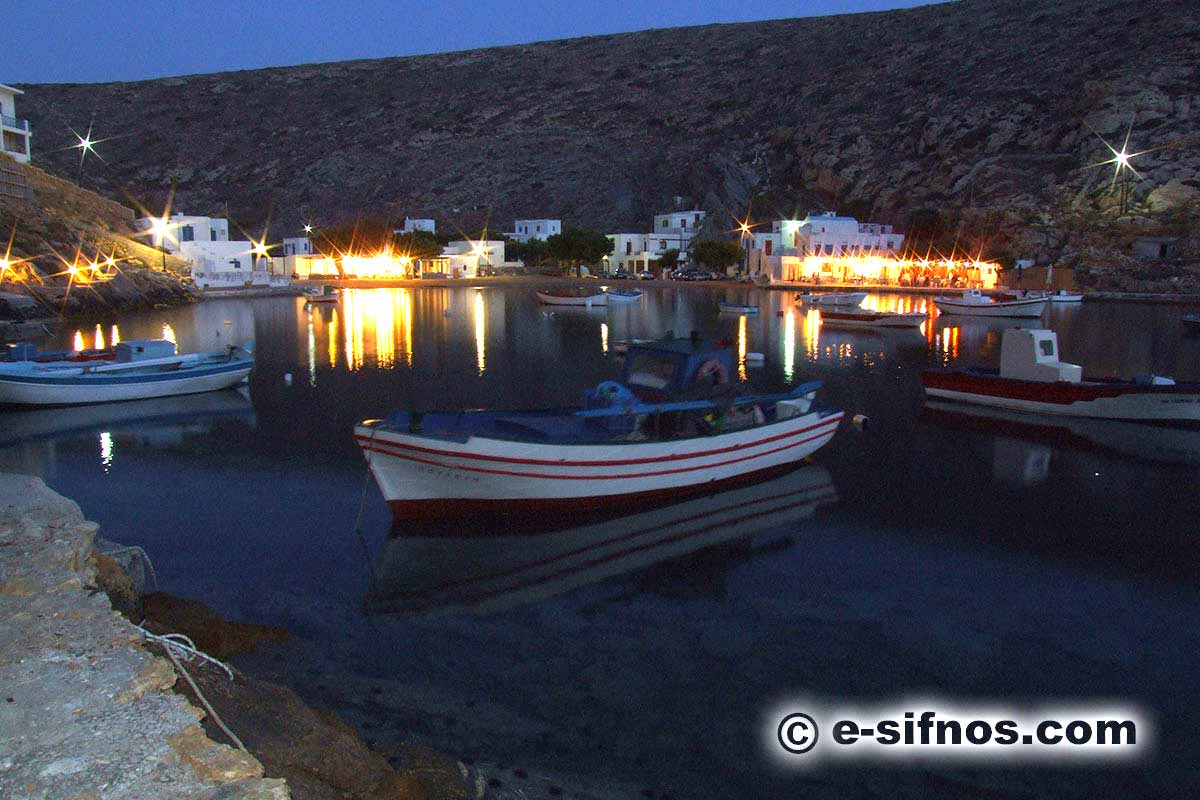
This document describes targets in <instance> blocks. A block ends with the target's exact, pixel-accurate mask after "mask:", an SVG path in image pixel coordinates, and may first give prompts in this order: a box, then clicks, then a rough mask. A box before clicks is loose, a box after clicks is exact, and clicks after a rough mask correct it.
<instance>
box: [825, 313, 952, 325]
mask: <svg viewBox="0 0 1200 800" xmlns="http://www.w3.org/2000/svg"><path fill="white" fill-rule="evenodd" d="M927 319H929V317H927V316H926V315H925V314H924V313H923V312H920V311H916V312H913V313H909V314H903V313H899V312H892V311H834V310H832V309H822V310H821V324H822V325H828V326H829V327H831V328H919V327H921V323H923V322H924V321H925V320H927Z"/></svg>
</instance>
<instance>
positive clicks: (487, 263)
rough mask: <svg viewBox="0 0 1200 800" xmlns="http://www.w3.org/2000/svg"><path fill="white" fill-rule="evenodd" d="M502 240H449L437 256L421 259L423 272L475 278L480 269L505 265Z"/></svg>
mask: <svg viewBox="0 0 1200 800" xmlns="http://www.w3.org/2000/svg"><path fill="white" fill-rule="evenodd" d="M505 263H506V262H505V260H504V241H503V240H495V239H489V240H486V241H478V242H470V241H466V240H463V239H460V240H458V241H454V242H450V244H448V245H446V246H445V247H444V248H443V249H442V254H441V255H440V256H438V257H437V258H429V259H422V262H421V267H422V271H423V272H425V273H430V272H443V273H445V274H446V275H447V276H449V277H451V278H475V277H478V276H479V272H480V270H481V269H486V268H491V267H500V266H504V265H505Z"/></svg>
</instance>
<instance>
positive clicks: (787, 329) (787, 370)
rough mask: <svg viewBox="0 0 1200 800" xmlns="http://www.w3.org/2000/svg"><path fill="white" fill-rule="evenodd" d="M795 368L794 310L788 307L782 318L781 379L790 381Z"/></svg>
mask: <svg viewBox="0 0 1200 800" xmlns="http://www.w3.org/2000/svg"><path fill="white" fill-rule="evenodd" d="M795 370H796V311H795V309H791V308H789V309H788V312H787V315H786V316H785V317H784V318H783V379H784V380H785V381H791V379H792V375H793V374H795Z"/></svg>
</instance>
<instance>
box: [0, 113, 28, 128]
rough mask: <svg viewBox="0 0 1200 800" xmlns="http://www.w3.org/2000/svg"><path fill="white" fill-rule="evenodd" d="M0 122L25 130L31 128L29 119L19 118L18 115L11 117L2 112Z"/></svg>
mask: <svg viewBox="0 0 1200 800" xmlns="http://www.w3.org/2000/svg"><path fill="white" fill-rule="evenodd" d="M0 123H3V124H4V125H5V126H7V127H9V128H17V129H19V130H23V131H27V130H29V120H27V119H17V118H16V117H10V116H9V115H8V114H0Z"/></svg>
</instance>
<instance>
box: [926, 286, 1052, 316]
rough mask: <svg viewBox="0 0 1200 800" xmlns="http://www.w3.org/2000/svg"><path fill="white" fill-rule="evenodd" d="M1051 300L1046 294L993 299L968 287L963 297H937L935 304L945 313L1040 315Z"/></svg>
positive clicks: (934, 300) (934, 299)
mask: <svg viewBox="0 0 1200 800" xmlns="http://www.w3.org/2000/svg"><path fill="white" fill-rule="evenodd" d="M1049 302H1050V301H1049V300H1048V299H1046V298H1045V297H1044V296H1040V295H1039V296H1037V297H1021V298H1014V299H1011V300H993V299H992V298H990V297H988V296H987V295H985V294H984V293H983V292H981V291H979V290H978V289H968V290H967V291H965V292H963V294H962V296H961V297H935V298H933V304H934V305H936V306H937V307H938V310H939V311H941V312H942V313H943V314H963V315H967V316H973V317H1040V316H1041V315H1042V312H1043V311H1045V310H1046V304H1047V303H1049Z"/></svg>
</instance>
